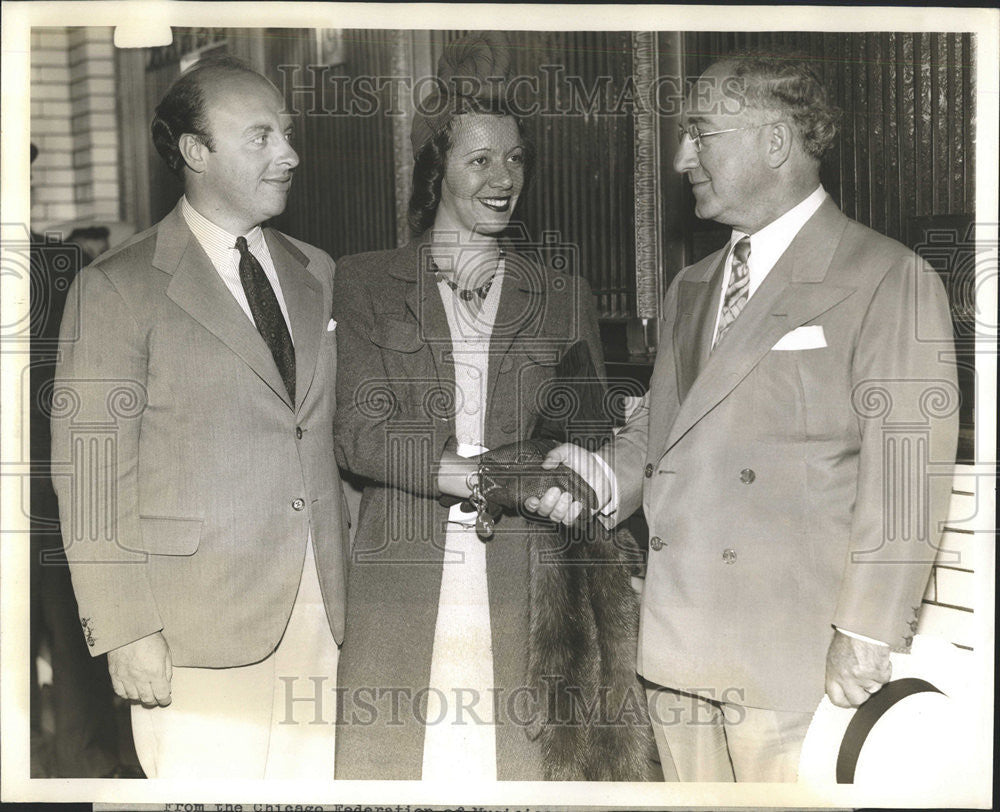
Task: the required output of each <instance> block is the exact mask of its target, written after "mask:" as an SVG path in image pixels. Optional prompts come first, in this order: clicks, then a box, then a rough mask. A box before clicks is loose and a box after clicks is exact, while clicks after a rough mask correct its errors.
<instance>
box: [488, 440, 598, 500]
mask: <svg viewBox="0 0 1000 812" xmlns="http://www.w3.org/2000/svg"><path fill="white" fill-rule="evenodd" d="M557 445H560V443H559V442H558V441H556V440H550V439H541V438H538V439H533V440H520V441H518V442H516V443H510V444H509V445H505V446H501V447H500V448H494V449H491V450H490V451H487V452H486V453H485V454H481V455H480V456H479V457H478V460H479V469H480V476H481V481H480V488H481V490H482V495H483V497H484V498H485V499H486V501H487V502H488V503H489V504H490V505H491V506H492V505H499V506H500V507H502V508H504V510H506V511H510V512H516V511H517V510H518V509H519V508H520V507H522V506H523V505H524V500H525V499H527V498H528V497H530V496H534V497H536V498H538V499H541V498H542V496H544V495H545V492H546V491H547V490H548V489H549V488H551V487H553V486H555V487H557V488H560V489H561V490H564V491H567V492H569V493H571V494H572V495H573V499H574V500H575V501H579V502H581V503H583V505H584V506H585V508H586V510H587V511H594V510H597V508H598V507H599V505H598V504H597V495H596V494H595V493H594V491H593V489H592V488H591V487H590V485H588V484H587V483H586V481H585V480H584V479H583V478H582V477H580V475H579V474H577V473H576V471H573V470H572V469H570V468H567V467H566V466H565V465H560V466H559V467H558V468H555V469H552V470H546V469H544V468H542V461H543V460H544V459H545V455H546V454H548V452H549V451H551V450H552V449H553V448H555V447H556V446H557Z"/></svg>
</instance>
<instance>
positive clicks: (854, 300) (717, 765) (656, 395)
mask: <svg viewBox="0 0 1000 812" xmlns="http://www.w3.org/2000/svg"><path fill="white" fill-rule="evenodd" d="M835 131H836V128H835V118H834V114H833V110H832V109H831V108H830V106H829V105H828V104H827V101H826V95H825V93H824V91H823V88H822V86H821V85H820V83H819V81H818V80H817V78H816V77H815V75H814V74H813V73H812V72H811V71H810V70H809V69H808V68H806V67H805V66H804V65H803V64H802V63H801V62H798V61H794V60H781V59H775V58H765V57H754V56H752V55H748V56H745V57H741V58H732V59H728V60H725V61H723V62H721V63H718V64H716V65H714V66H712V67H711V68H710V69H709V70H708V71H706V73H705V74H704V75H703V76H702V77H701V79H699V80H698V81H697V82H696V83H695V85H694V87H693V88H692V91H691V93H690V95H689V97H688V99H687V103H686V107H685V110H684V115H683V122H682V129H681V132H680V134H679V137H680V147H679V151H678V153H677V157H676V159H675V162H674V165H675V168H676V169H677V170H678V171H681V172H684V173H686V174H687V176H688V179H689V181H690V183H691V185H692V190H693V193H694V198H695V205H696V213H697V215H698V216H699V217H701V218H708V219H713V220H716V221H718V222H720V223H724V224H726V225H728V226H731V227H732V228H733V234H732V238H731V240H730V243H729V245H727V246H726V247H725V248H724V249H722V250H720V251H718V252H716V253H714V254H712V255H711V256H709V257H707V258H705V259H704V260H702V261H700V262H698V263H696V264H694V265H692V266H690V267H687V268H685V269H683V270H682V271H681V272H680V274H679V275H678V277H677V279H676V280H675V281H674V283H673V284H672V285H671V287H670V289H669V291H668V292H667V295H666V298H665V301H664V303H663V325H662V330H661V339H660V346H659V351H658V355H657V359H656V364H655V368H654V371H653V375H652V379H651V384H650V390H649V392H648V393H647V395H646V396H645V398H644V399H643V401H642V403H641V404H640V405H639V406H638V408H637V409H636V410H635V411H634V413H633V414H632V415H631V416H630V418H629V420H628V421H627V424H626V426H625V427H624V428H623V430H622V431H621V432H620V433H619V434H618V435H617V436H616V438H615V439H614V440H613V442H612V443H610V444H609V445H607V446H606V447H605V448H604V449H602V450H601V452H600V453H599V455H598V457H597V458H591V457H588V456H587V455H586V454H585V453H584V452H582V451H581V450H580V449H576V448H575V447H572V446H562V447H560V448H559V449H556V451H554V452H553V454H552V455H551V457H550V460H549V461H548V462H547V465H549V466H554V465H556V464H557V463H558V462H565V463H566V464H567V465H570V466H571V467H574V468H576V469H577V470H578V471H579V472H580V473H581V474H583V475H584V476H585V477H586V478H587V479H588V481H589V482H590V483H591V485H592V487H594V490H595V491H596V492H597V493H598V496H599V499H600V500H601V501H600V502H599V503H600V504H602V505H606V507H605V509H604V511H603V512H604V513H605V514H607V515H608V518H607V519H606V520H607V521H609V522H611V523H615V522H618V521H622V520H624V519H626V518H627V517H628V516H629V515H630V514H631V513H632V512H633V511H634V510H636V509H637V508H638V507H639V505H640V504H641V505H642V507H643V509H644V511H645V515H646V519H647V521H648V524H649V530H650V549H649V561H648V572H647V575H646V578H645V584H644V587H643V593H642V614H641V628H640V636H639V652H638V671H639V673H640V674H642V676H643V677H645V678H646V680H647V681H648V682H649V684H650V690H649V696H650V715H651V717H652V720H653V723H654V730H655V732H656V736H657V743H658V746H659V749H660V753H661V759H662V762H663V764H664V771H665V774H666V775H667V777H669V778H672V777H674V775H673V772H674V770H676V777H677V778H679V779H680V780H702V781H732V780H737V781H794V780H795V778H796V771H797V762H798V756H799V752H800V749H801V744H802V740H803V738H804V736H805V732H806V729H807V727H808V725H809V722H810V719H811V716H812V711H814V710H815V708H816V706H817V704H818V702H819V700H820V699H821V698H822V696H823V693H824V690H825V692H826V694H827V695H828V696H829V698H830V700H831V701H832V702H834V703H835V704H837V705H841V706H845V707H850V706H856V705H858V704H860V703H861V702H863V701H864V700H865V699H867V697H868V696H869V695H870V694H871V693H872V692H874V691H876V690H878V688H879V687H880V686H881V685H883V684H884V683H885V682H886V681H887V680H889V679H890V674H891V669H890V664H889V652H890V650H905V649H906V647H907V646H908V645H909V642H910V640H911V638H912V635H913V633H914V630H915V628H916V619H917V611H918V609H919V607H920V603H921V597H922V594H923V591H924V589H925V586H926V583H927V578H928V575H929V571H930V566H931V562H932V561H933V559H934V552H935V547H936V546H937V544H938V541H939V538H940V530H941V521H942V520H943V518H944V515H945V512H946V510H947V504H948V498H949V492H950V485H951V478H950V471H951V464H952V463H953V462H954V453H955V444H956V436H957V406H958V390H957V386H956V381H955V369H954V363H953V361H951V360H950V358H949V356H950V354H951V350H952V338H951V336H952V327H951V321H950V317H949V309H948V303H947V298H946V295H945V291H944V289H943V286H942V285H941V283H940V281H939V280H938V278H937V276H936V275H935V273H934V272H933V271H932V270H931V269H929V268H928V267H927V266H926V265H924V264H923V263H922V262H921V261H920V260H919V259H918V258H917V257H916V256H915V255H914V254H913V253H912V252H911V251H909V250H907V249H906V248H904V247H903V246H902V245H900V244H898V243H896V242H894V241H893V240H890V239H888V238H886V237H883V236H881V235H879V234H877V233H876V232H874V231H871V230H870V229H868V228H865V227H864V226H861V225H860V224H858V223H856V222H853V221H851V220H849V219H848V218H846V217H845V216H844V215H843V214H841V212H840V211H839V210H838V208H837V207H836V205H835V204H834V203H833V201H832V200H831V199H830V198H829V196H828V195H827V194H826V192H825V191H824V190H823V188H822V186H821V185H820V182H819V165H820V157H821V155H822V154H823V152H824V151H825V150H826V149H827V148H828V147H829V146H830V144H831V142H832V140H833V138H834V135H835ZM528 507H529V508H533V509H536V510H537V511H538V512H539V513H541V514H542V515H547V516H550V517H552V518H554V519H556V520H561V521H564V522H572V521H573V520H574V519H575V518H576V516H577V515H578V513H579V510H580V504H579V503H578V502H572V501H571V497H570V495H569V494H566V493H562V492H561V491H559V490H558V489H555V488H553V489H550V491H549V492H548V493H547V494H546V495H545V497H544V498H543V499H542V500H541V502H538V500H529V503H528Z"/></svg>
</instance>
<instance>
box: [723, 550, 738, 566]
mask: <svg viewBox="0 0 1000 812" xmlns="http://www.w3.org/2000/svg"><path fill="white" fill-rule="evenodd" d="M722 560H723V561H725V562H726V563H727V564H735V563H736V550H734V549H732V548H730V547H727V548H726V549H725V550H723V551H722Z"/></svg>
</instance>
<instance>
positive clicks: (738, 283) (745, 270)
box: [712, 237, 750, 349]
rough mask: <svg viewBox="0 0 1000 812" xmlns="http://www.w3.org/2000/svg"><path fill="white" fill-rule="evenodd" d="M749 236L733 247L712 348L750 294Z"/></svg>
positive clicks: (738, 313) (727, 328)
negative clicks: (727, 283)
mask: <svg viewBox="0 0 1000 812" xmlns="http://www.w3.org/2000/svg"><path fill="white" fill-rule="evenodd" d="M749 260H750V238H749V237H743V238H742V239H741V240H740V241H739V242H737V243H736V245H735V246H734V247H733V266H732V269H731V272H730V274H729V286H728V287H727V288H726V298H725V299H724V300H723V302H722V314H721V316H720V317H719V332H718V334H717V335H716V337H715V344H713V345H712V348H713V349H714V348H715V347H716V346H717V345H718V344H719V342H721V341H722V338H723V336H725V334H726V333H727V332H728V331H729V328H730V327H732V326H733V322H734V321H736V319H737V317H738V316H739V315H740V313H741V312H743V308H744V306H745V305H746V303H747V299H748V298H749V296H750V266H749V264H748V262H749Z"/></svg>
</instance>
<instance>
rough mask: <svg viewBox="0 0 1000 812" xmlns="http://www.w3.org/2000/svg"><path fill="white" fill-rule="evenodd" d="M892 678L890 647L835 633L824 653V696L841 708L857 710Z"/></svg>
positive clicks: (839, 632) (838, 631)
mask: <svg viewBox="0 0 1000 812" xmlns="http://www.w3.org/2000/svg"><path fill="white" fill-rule="evenodd" d="M891 677H892V663H891V662H890V661H889V647H888V646H883V645H880V644H878V643H869V642H868V641H867V640H860V639H859V638H857V637H851V636H850V635H847V634H844V633H843V632H841V631H840V630H837V631H834V633H833V640H832V641H831V643H830V649H829V651H827V653H826V694H827V696H829V697H830V701H831V702H832V703H833V704H834V705H837V706H839V707H841V708H856V707H857V706H858V705H860V704H861V703H862V702H864V701H865V700H866V699H868V697H869V696H871V695H872V694H873V693H875V692H876V691H877V690H878V689H879V688H881V687H882V686H883V685H884V684H885V683H887V682H888V681H889V679H890V678H891Z"/></svg>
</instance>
